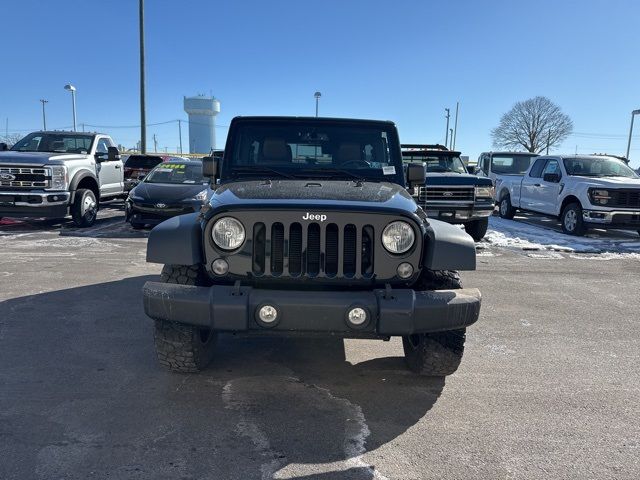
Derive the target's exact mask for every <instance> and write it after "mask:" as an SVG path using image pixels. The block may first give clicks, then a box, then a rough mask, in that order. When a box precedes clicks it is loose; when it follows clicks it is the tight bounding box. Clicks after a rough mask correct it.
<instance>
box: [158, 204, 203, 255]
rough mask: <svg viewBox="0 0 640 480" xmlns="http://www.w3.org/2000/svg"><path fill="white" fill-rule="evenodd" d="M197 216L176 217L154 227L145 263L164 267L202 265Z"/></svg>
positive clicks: (200, 233)
mask: <svg viewBox="0 0 640 480" xmlns="http://www.w3.org/2000/svg"><path fill="white" fill-rule="evenodd" d="M199 215H200V214H199V213H188V214H186V215H178V216H177V217H173V218H170V219H168V220H165V221H164V222H162V223H160V224H159V225H157V226H155V227H154V228H153V230H151V233H150V234H149V240H148V242H147V262H149V263H162V264H165V265H195V264H201V263H204V254H203V251H202V225H201V223H200V217H199Z"/></svg>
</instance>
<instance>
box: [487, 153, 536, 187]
mask: <svg viewBox="0 0 640 480" xmlns="http://www.w3.org/2000/svg"><path fill="white" fill-rule="evenodd" d="M536 157H538V154H537V153H531V152H483V153H481V154H480V156H479V157H478V166H477V167H476V169H475V172H474V173H475V174H476V175H478V176H481V177H488V178H490V179H491V181H492V182H493V184H494V185H495V184H496V178H497V177H502V176H506V175H509V176H517V177H518V176H522V175H523V174H524V172H526V171H527V169H528V168H529V167H530V166H531V164H532V163H533V161H534V160H535V159H536Z"/></svg>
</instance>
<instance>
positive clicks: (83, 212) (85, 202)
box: [71, 188, 98, 228]
mask: <svg viewBox="0 0 640 480" xmlns="http://www.w3.org/2000/svg"><path fill="white" fill-rule="evenodd" d="M97 215H98V201H97V200H96V195H95V194H94V193H93V192H92V191H91V190H88V189H85V188H80V189H78V190H76V195H75V197H74V199H73V204H72V205H71V217H72V218H73V223H75V224H76V226H77V227H80V228H85V227H90V226H91V225H93V224H94V222H95V221H96V217H97Z"/></svg>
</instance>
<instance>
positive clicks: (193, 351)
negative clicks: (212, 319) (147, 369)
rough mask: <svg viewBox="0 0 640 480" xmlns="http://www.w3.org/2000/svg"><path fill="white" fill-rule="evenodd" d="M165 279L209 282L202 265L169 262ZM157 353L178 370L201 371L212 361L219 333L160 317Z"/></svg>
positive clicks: (157, 329) (199, 283) (182, 283)
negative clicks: (172, 263)
mask: <svg viewBox="0 0 640 480" xmlns="http://www.w3.org/2000/svg"><path fill="white" fill-rule="evenodd" d="M161 279H162V281H163V282H165V283H177V284H180V285H196V286H206V285H207V283H208V282H207V280H206V274H204V273H203V272H202V269H201V268H200V266H198V265H191V266H184V265H165V266H164V268H163V269H162V274H161ZM154 340H155V346H156V355H157V356H158V361H159V362H160V364H161V365H164V366H165V367H167V368H169V369H170V370H172V371H174V372H186V373H188V372H198V371H200V370H202V369H204V368H206V366H207V365H208V364H209V363H210V362H211V359H212V357H213V352H214V348H215V344H216V334H215V332H214V331H213V330H211V329H209V328H200V327H196V326H193V325H185V324H181V323H176V322H168V321H165V320H156V322H155V334H154Z"/></svg>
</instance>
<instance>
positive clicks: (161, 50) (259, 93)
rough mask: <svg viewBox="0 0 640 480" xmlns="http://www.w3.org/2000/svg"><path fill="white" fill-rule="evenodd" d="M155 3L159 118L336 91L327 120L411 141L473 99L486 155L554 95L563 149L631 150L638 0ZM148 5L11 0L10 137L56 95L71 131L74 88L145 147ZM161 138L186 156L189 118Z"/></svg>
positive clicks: (297, 104)
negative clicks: (200, 96)
mask: <svg viewBox="0 0 640 480" xmlns="http://www.w3.org/2000/svg"><path fill="white" fill-rule="evenodd" d="M145 3H146V45H147V51H146V54H147V121H148V122H149V123H155V122H164V121H169V120H174V119H178V118H181V119H186V114H185V113H184V111H183V110H182V96H183V95H193V94H196V93H206V94H210V93H213V94H214V95H215V96H216V97H218V98H219V99H220V101H221V104H222V112H221V114H220V115H219V117H218V124H219V125H222V126H224V125H228V124H229V121H230V120H231V118H232V117H233V116H235V115H252V114H274V115H313V113H314V99H313V93H314V92H315V91H316V90H320V91H321V92H322V94H323V96H322V98H321V101H320V114H321V115H326V116H346V117H364V118H380V119H390V120H393V121H395V122H396V123H397V125H398V127H399V130H400V136H401V139H402V141H403V142H406V143H409V142H429V143H432V142H441V143H442V142H443V141H444V134H445V119H444V108H445V107H450V108H451V109H452V113H453V110H454V109H455V103H456V101H457V100H459V101H460V117H459V123H458V135H457V148H458V149H460V150H462V152H463V154H467V155H470V156H471V158H476V157H477V155H478V154H479V153H480V152H481V151H484V150H487V149H489V148H490V147H491V140H490V136H489V134H490V131H491V129H492V128H493V127H494V126H495V125H496V124H497V123H498V121H499V119H500V116H501V114H502V113H504V112H505V111H507V110H508V109H509V108H510V107H511V106H512V105H513V103H514V102H516V101H518V100H524V99H526V98H529V97H533V96H535V95H546V96H548V97H549V98H551V99H552V100H553V101H555V102H556V103H558V104H559V105H560V106H561V108H562V109H563V110H564V111H565V113H567V114H569V115H570V116H571V118H572V119H573V121H574V125H575V132H576V133H575V134H574V136H572V137H570V138H569V139H568V140H567V141H566V142H565V143H564V145H563V146H562V147H561V148H560V150H561V151H564V152H571V153H573V152H574V151H575V150H576V148H577V151H578V152H580V153H592V152H604V151H606V152H609V153H617V154H621V153H624V151H625V150H626V135H627V133H628V128H629V120H630V112H631V110H632V109H634V108H640V48H639V47H640V29H638V19H639V18H640V2H638V1H636V0H608V1H600V0H588V1H585V0H583V1H562V0H556V1H549V0H541V1H536V2H521V1H513V0H512V1H451V2H431V1H408V0H407V1H405V0H398V1H396V2H388V1H386V2H384V1H377V0H376V1H374V0H370V1H365V0H350V1H346V0H341V1H335V0H324V1H322V2H305V1H301V0H298V1H278V0H272V1H268V2H267V1H242V0H236V1H226V2H224V1H207V0H190V1H167V0H164V1H163V0H146V2H145ZM137 4H138V2H137V0H113V1H109V2H99V1H95V0H94V1H89V0H82V1H80V0H65V1H52V2H42V1H41V0H40V1H34V0H20V1H14V0H3V8H2V10H3V22H2V23H3V26H2V33H1V34H0V36H1V38H2V44H3V47H4V48H3V55H2V58H3V60H4V62H3V65H4V68H3V69H2V74H1V75H0V130H1V131H2V133H4V129H5V122H6V119H7V118H8V119H9V131H10V132H13V131H17V130H20V131H21V133H27V132H28V131H29V130H32V129H37V128H41V125H42V120H41V104H40V102H39V101H38V100H39V99H40V98H45V99H47V100H49V103H48V104H47V124H48V125H47V126H48V127H49V128H61V127H68V126H70V125H71V106H70V104H71V100H70V98H69V94H68V92H66V91H64V90H63V86H64V84H65V83H67V82H72V83H73V84H74V85H76V86H77V88H78V97H77V108H78V123H85V124H90V125H99V126H104V127H102V128H99V130H102V131H106V132H108V133H110V134H112V135H113V137H114V139H116V141H117V142H119V143H122V144H124V145H126V146H131V145H133V144H134V143H135V142H136V141H137V139H138V138H139V133H138V132H139V130H138V129H136V128H115V127H122V126H132V125H137V124H139V110H138V37H137V35H138V34H137V22H138V17H137ZM637 120H638V122H637V125H638V129H637V130H636V132H637V134H636V135H635V136H634V137H635V138H634V144H633V145H632V153H631V158H632V159H633V162H632V164H635V165H636V166H637V165H640V118H639V119H637ZM87 128H89V127H87ZM154 133H155V134H156V135H157V137H158V146H159V147H160V148H164V147H167V148H168V149H169V150H170V151H171V150H175V149H176V146H177V145H178V131H177V125H176V123H169V124H165V125H158V126H149V127H148V133H147V135H148V138H149V139H150V138H151V137H152V135H153V134H154ZM217 133H218V138H219V140H224V137H225V136H226V129H225V128H224V127H221V128H219V129H218V130H217ZM149 143H150V144H151V146H152V145H153V144H152V142H151V141H149ZM183 143H184V145H185V146H186V145H187V133H186V128H183ZM219 143H220V142H219ZM219 146H220V145H219Z"/></svg>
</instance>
